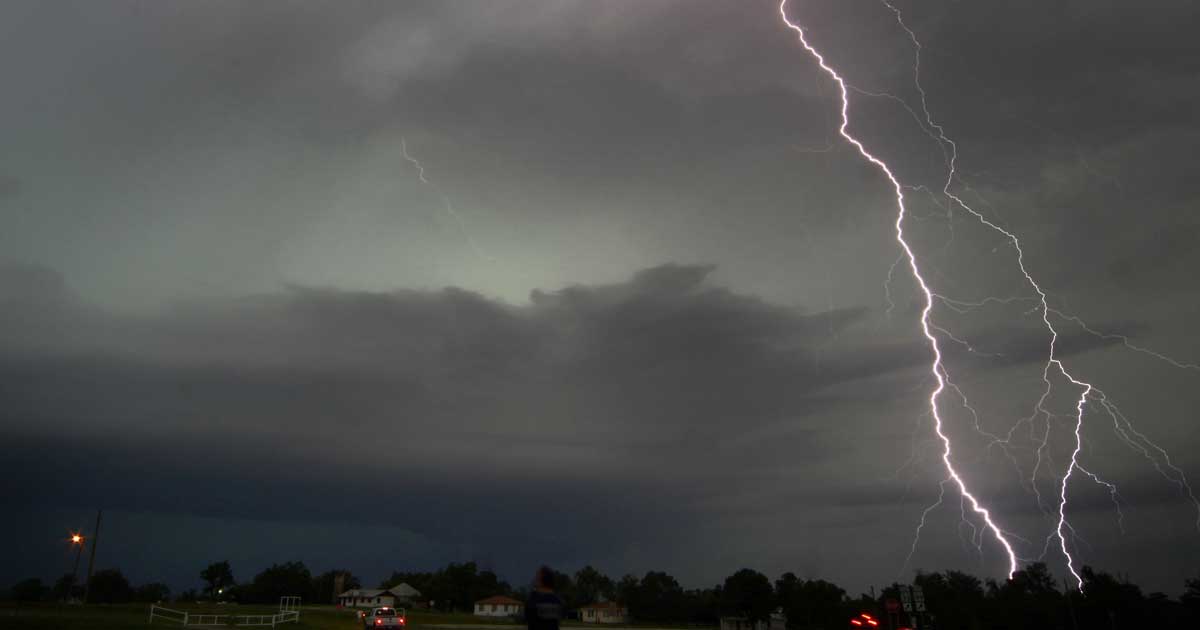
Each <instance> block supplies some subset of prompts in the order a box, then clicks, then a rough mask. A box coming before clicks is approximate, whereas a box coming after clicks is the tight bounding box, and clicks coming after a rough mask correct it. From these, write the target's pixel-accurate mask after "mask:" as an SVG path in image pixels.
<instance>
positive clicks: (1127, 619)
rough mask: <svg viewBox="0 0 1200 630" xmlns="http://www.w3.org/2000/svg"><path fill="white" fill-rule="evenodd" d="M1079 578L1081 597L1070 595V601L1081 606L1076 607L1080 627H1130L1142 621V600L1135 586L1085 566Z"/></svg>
mask: <svg viewBox="0 0 1200 630" xmlns="http://www.w3.org/2000/svg"><path fill="white" fill-rule="evenodd" d="M1079 574H1080V577H1082V578H1083V593H1082V594H1076V593H1072V595H1071V597H1072V598H1073V600H1074V601H1076V602H1081V603H1082V605H1081V606H1077V607H1076V608H1077V616H1078V622H1079V623H1080V624H1081V625H1085V626H1090V627H1103V626H1105V625H1108V626H1110V627H1111V626H1115V627H1130V626H1133V625H1138V622H1139V621H1142V620H1144V618H1145V616H1146V615H1145V613H1146V598H1145V596H1143V595H1142V589H1141V588H1139V587H1138V586H1137V585H1135V584H1131V583H1129V582H1128V581H1127V580H1121V579H1118V578H1116V577H1113V576H1112V575H1110V574H1108V573H1104V572H1103V571H1096V570H1095V569H1093V568H1092V567H1089V566H1084V567H1083V568H1082V569H1081V570H1080V571H1079Z"/></svg>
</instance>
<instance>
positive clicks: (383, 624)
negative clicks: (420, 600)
mask: <svg viewBox="0 0 1200 630" xmlns="http://www.w3.org/2000/svg"><path fill="white" fill-rule="evenodd" d="M362 622H363V629H364V630H374V629H375V628H391V629H392V630H401V629H402V628H404V627H405V621H404V610H403V609H400V610H396V609H395V608H392V607H390V606H383V607H381V608H372V609H371V611H370V612H365V611H364V612H363V616H362Z"/></svg>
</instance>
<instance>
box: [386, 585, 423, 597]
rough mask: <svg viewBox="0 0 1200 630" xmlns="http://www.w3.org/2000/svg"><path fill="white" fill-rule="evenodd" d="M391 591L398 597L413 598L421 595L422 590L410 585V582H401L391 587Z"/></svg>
mask: <svg viewBox="0 0 1200 630" xmlns="http://www.w3.org/2000/svg"><path fill="white" fill-rule="evenodd" d="M391 591H392V594H394V595H395V596H396V597H407V598H413V597H420V596H421V591H418V590H417V589H415V588H413V587H411V586H409V585H408V582H401V583H399V584H396V585H395V586H393V587H392V588H391Z"/></svg>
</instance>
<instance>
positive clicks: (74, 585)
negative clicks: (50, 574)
mask: <svg viewBox="0 0 1200 630" xmlns="http://www.w3.org/2000/svg"><path fill="white" fill-rule="evenodd" d="M53 594H54V599H56V600H60V601H65V600H71V599H78V598H82V597H83V584H80V583H79V579H78V578H77V577H76V576H75V575H73V574H71V573H65V574H63V576H62V577H60V578H58V579H57V580H55V581H54V589H53Z"/></svg>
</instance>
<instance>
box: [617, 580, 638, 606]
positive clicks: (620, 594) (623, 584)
mask: <svg viewBox="0 0 1200 630" xmlns="http://www.w3.org/2000/svg"><path fill="white" fill-rule="evenodd" d="M638 586H639V580H638V578H637V576H636V575H632V574H629V573H626V574H625V575H624V576H623V577H621V580H620V581H618V582H617V585H616V590H617V601H619V602H621V603H622V604H625V605H626V606H629V605H630V602H632V601H633V600H635V599H637V596H638ZM630 614H633V611H632V610H631V611H630Z"/></svg>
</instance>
